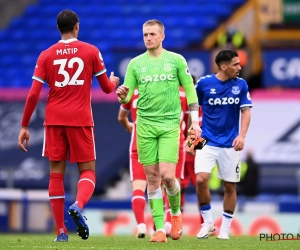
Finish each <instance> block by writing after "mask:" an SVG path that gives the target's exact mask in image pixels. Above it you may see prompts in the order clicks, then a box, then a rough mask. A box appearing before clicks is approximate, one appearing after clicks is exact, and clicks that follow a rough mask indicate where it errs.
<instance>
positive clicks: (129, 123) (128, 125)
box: [126, 122, 133, 133]
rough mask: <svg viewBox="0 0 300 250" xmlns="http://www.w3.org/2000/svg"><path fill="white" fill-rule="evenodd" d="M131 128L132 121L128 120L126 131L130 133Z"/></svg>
mask: <svg viewBox="0 0 300 250" xmlns="http://www.w3.org/2000/svg"><path fill="white" fill-rule="evenodd" d="M132 129H133V123H132V122H128V124H127V127H126V131H127V132H129V133H132Z"/></svg>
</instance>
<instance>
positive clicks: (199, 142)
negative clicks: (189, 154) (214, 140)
mask: <svg viewBox="0 0 300 250" xmlns="http://www.w3.org/2000/svg"><path fill="white" fill-rule="evenodd" d="M207 143H208V139H207V138H202V137H199V138H197V139H196V140H195V131H194V130H193V129H191V130H190V131H189V136H188V137H187V140H186V145H187V146H188V147H189V148H190V147H192V146H193V149H194V150H195V149H202V148H203V147H204V146H205V145H206V144H207Z"/></svg>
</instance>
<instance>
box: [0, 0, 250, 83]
mask: <svg viewBox="0 0 300 250" xmlns="http://www.w3.org/2000/svg"><path fill="white" fill-rule="evenodd" d="M244 2H245V0H228V1H225V0H215V1H213V2H212V1H210V0H196V1H192V0H189V1H183V0H176V1H172V5H170V2H169V1H166V0H154V1H151V2H145V1H141V0H135V1H131V2H130V3H128V1H125V0H114V1H109V0H101V1H100V0H94V1H90V2H89V4H86V1H84V0H76V1H72V2H70V1H65V0H62V1H60V2H59V3H60V4H59V5H53V1H52V0H40V1H37V2H36V3H35V4H30V5H28V7H27V8H25V10H24V12H23V13H22V15H20V16H19V17H15V18H13V19H12V20H11V21H10V22H9V25H8V26H7V27H5V28H4V29H3V30H1V31H0V48H1V49H0V51H1V59H0V75H1V78H0V79H1V80H0V87H28V86H30V85H31V80H30V79H31V76H32V72H33V68H34V65H35V62H36V59H37V56H38V55H39V53H40V52H41V51H42V50H44V49H46V48H48V47H49V46H50V45H52V44H53V43H55V42H56V41H58V40H59V39H60V37H59V33H58V32H57V30H56V29H55V26H56V16H57V14H58V13H59V12H60V11H61V10H62V9H67V8H69V9H72V10H74V11H75V12H77V13H78V15H79V18H80V27H81V31H80V33H79V39H81V40H83V41H86V42H90V43H93V44H95V45H96V46H98V47H99V49H100V50H101V52H102V54H103V56H104V60H105V63H106V66H107V68H108V69H110V70H112V69H113V68H114V67H115V66H114V61H113V51H114V50H116V49H122V50H133V49H144V44H143V41H142V33H141V32H142V31H141V28H142V24H143V23H144V22H145V21H146V20H148V19H154V18H156V19H159V20H161V21H162V22H163V23H164V24H165V26H166V37H167V39H166V40H165V43H164V46H165V47H166V48H170V49H180V48H187V47H189V46H190V45H191V44H195V43H196V44H200V43H201V42H202V41H203V39H204V38H205V36H206V35H207V34H209V33H210V32H212V31H213V30H214V29H216V28H217V27H218V26H219V24H220V23H222V22H223V21H224V20H226V19H227V18H228V17H229V16H230V15H231V14H232V13H233V12H234V10H236V9H237V8H238V7H240V6H241V5H242V4H243V3H244ZM6 4H9V3H6ZM221 4H222V8H220V5H221ZM211 13H213V15H212V14H211ZM16 65H18V66H17V67H16ZM15 68H17V69H15ZM95 84H96V83H95Z"/></svg>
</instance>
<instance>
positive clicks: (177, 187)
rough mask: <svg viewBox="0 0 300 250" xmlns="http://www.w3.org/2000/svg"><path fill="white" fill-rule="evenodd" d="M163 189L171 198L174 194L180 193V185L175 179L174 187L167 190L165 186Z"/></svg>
mask: <svg viewBox="0 0 300 250" xmlns="http://www.w3.org/2000/svg"><path fill="white" fill-rule="evenodd" d="M165 188H166V191H167V194H168V195H171V196H175V195H176V194H178V193H179V192H180V184H179V182H178V180H177V179H175V185H174V186H173V187H171V188H167V187H166V186H165Z"/></svg>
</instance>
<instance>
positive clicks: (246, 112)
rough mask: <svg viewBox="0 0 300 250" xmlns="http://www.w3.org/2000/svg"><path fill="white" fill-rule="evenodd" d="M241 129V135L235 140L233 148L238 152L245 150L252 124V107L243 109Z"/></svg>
mask: <svg viewBox="0 0 300 250" xmlns="http://www.w3.org/2000/svg"><path fill="white" fill-rule="evenodd" d="M241 114H242V116H241V129H240V133H239V135H238V136H237V137H236V138H235V139H234V141H233V143H232V146H233V147H234V149H235V150H236V151H241V150H243V149H244V144H245V138H246V134H247V131H248V128H249V124H250V117H251V112H250V107H242V108H241Z"/></svg>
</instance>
